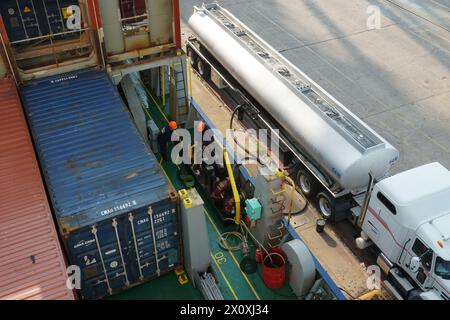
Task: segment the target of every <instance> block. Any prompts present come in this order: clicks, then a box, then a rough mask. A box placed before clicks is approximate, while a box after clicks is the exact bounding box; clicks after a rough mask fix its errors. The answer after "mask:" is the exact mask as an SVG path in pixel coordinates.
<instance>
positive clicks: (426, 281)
mask: <svg viewBox="0 0 450 320" xmlns="http://www.w3.org/2000/svg"><path fill="white" fill-rule="evenodd" d="M411 251H412V252H413V254H414V255H415V256H417V257H419V258H420V259H421V260H420V267H419V270H417V271H415V270H411V269H407V270H409V272H410V275H411V277H412V278H413V279H415V281H416V282H417V284H418V285H419V286H421V287H422V288H427V287H429V285H430V283H431V282H432V278H431V277H430V275H431V272H430V271H431V269H432V264H433V251H432V250H430V248H428V247H427V246H426V245H425V244H424V242H423V241H422V240H420V239H419V238H416V240H415V241H414V243H413V245H412V248H411ZM406 262H408V261H406Z"/></svg>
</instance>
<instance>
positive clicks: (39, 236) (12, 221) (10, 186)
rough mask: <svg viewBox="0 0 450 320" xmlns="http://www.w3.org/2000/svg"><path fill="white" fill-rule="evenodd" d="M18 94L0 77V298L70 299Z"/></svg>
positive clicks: (70, 292)
mask: <svg viewBox="0 0 450 320" xmlns="http://www.w3.org/2000/svg"><path fill="white" fill-rule="evenodd" d="M66 268H67V267H66V263H65V260H64V255H63V252H62V249H61V246H60V244H59V240H58V235H57V232H56V229H55V225H54V222H53V218H52V214H51V211H50V208H49V205H48V202H47V196H46V193H45V188H44V185H43V182H42V179H41V174H40V171H39V166H38V163H37V160H36V157H35V154H34V149H33V144H32V142H31V137H30V135H29V133H28V127H27V123H26V121H25V117H24V114H23V111H22V106H21V103H20V99H19V95H18V94H17V91H16V86H15V83H14V81H12V80H8V79H6V80H0V299H74V293H73V291H72V290H69V289H68V288H67V286H66V279H67V276H66Z"/></svg>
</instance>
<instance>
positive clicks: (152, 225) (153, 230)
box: [147, 207, 161, 276]
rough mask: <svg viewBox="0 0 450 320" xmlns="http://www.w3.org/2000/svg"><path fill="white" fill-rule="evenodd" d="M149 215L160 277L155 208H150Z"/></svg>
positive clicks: (157, 270)
mask: <svg viewBox="0 0 450 320" xmlns="http://www.w3.org/2000/svg"><path fill="white" fill-rule="evenodd" d="M147 213H148V215H149V216H150V226H151V228H152V230H151V231H152V237H153V249H154V252H155V261H156V272H157V274H158V276H160V275H161V269H160V268H159V261H160V260H159V257H158V247H157V245H156V234H155V224H154V222H153V208H152V207H148V211H147Z"/></svg>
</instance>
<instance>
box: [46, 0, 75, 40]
mask: <svg viewBox="0 0 450 320" xmlns="http://www.w3.org/2000/svg"><path fill="white" fill-rule="evenodd" d="M42 3H43V8H44V11H45V16H44V17H45V20H46V21H45V23H46V24H47V26H48V29H49V30H50V32H49V33H51V34H59V33H62V32H66V31H71V30H70V29H69V28H68V26H67V19H68V18H69V14H68V13H67V8H68V7H70V6H72V5H78V1H76V0H56V1H55V0H42Z"/></svg>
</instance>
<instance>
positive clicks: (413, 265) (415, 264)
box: [409, 257, 420, 273]
mask: <svg viewBox="0 0 450 320" xmlns="http://www.w3.org/2000/svg"><path fill="white" fill-rule="evenodd" d="M419 268H420V258H419V257H412V258H411V262H410V263H409V270H411V272H413V273H416V272H417V271H419Z"/></svg>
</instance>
